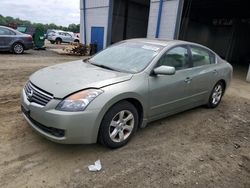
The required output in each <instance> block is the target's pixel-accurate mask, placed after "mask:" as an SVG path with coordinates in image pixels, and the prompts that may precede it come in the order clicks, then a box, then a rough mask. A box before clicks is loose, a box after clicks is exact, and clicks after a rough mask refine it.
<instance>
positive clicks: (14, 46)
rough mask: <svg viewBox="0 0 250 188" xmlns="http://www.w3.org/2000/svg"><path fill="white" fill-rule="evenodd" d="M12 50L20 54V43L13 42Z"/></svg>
mask: <svg viewBox="0 0 250 188" xmlns="http://www.w3.org/2000/svg"><path fill="white" fill-rule="evenodd" d="M12 50H13V52H14V53H15V54H22V53H23V52H24V47H23V45H22V44H21V43H15V44H13V47H12Z"/></svg>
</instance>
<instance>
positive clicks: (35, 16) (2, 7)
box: [0, 0, 80, 26]
mask: <svg viewBox="0 0 250 188" xmlns="http://www.w3.org/2000/svg"><path fill="white" fill-rule="evenodd" d="M0 14H1V15H3V16H12V17H14V18H20V19H23V20H29V21H31V22H37V23H55V24H56V25H62V26H68V25H69V24H71V23H75V24H79V23H80V1H79V0H0Z"/></svg>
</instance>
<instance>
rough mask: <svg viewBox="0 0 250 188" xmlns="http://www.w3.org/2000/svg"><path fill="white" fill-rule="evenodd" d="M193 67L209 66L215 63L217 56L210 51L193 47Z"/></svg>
mask: <svg viewBox="0 0 250 188" xmlns="http://www.w3.org/2000/svg"><path fill="white" fill-rule="evenodd" d="M191 52H192V63H193V67H199V66H203V65H209V64H213V63H215V55H214V54H212V53H211V52H209V51H208V50H205V49H202V48H199V47H191Z"/></svg>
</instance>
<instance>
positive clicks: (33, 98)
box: [24, 81, 53, 106]
mask: <svg viewBox="0 0 250 188" xmlns="http://www.w3.org/2000/svg"><path fill="white" fill-rule="evenodd" d="M24 90H25V94H26V96H27V99H28V101H29V102H34V103H37V104H40V105H42V106H46V104H48V102H49V101H50V100H51V99H53V95H52V94H50V93H48V92H46V91H44V90H42V89H40V88H38V87H37V86H35V85H34V84H32V83H31V82H30V81H29V82H27V84H26V85H25V87H24Z"/></svg>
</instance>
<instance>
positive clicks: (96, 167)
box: [88, 159, 102, 172]
mask: <svg viewBox="0 0 250 188" xmlns="http://www.w3.org/2000/svg"><path fill="white" fill-rule="evenodd" d="M88 168H89V171H91V172H96V171H100V170H101V169H102V165H101V161H100V159H99V160H97V161H96V162H95V164H94V165H89V166H88Z"/></svg>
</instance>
